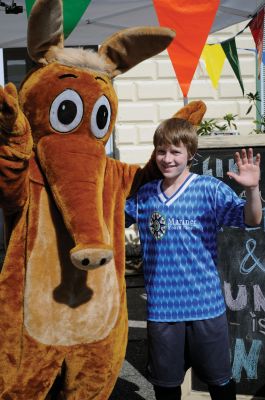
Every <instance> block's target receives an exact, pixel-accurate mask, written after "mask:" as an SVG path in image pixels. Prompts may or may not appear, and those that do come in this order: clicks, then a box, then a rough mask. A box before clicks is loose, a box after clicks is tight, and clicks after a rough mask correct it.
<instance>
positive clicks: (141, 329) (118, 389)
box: [109, 277, 155, 400]
mask: <svg viewBox="0 0 265 400" xmlns="http://www.w3.org/2000/svg"><path fill="white" fill-rule="evenodd" d="M139 286H140V287H139ZM127 300H128V312H129V342H128V346H127V353H126V359H125V361H124V364H123V368H122V371H121V373H120V377H119V379H118V381H117V383H116V386H115V388H114V391H113V393H112V395H111V397H110V399H109V400H124V399H126V400H143V399H146V400H154V399H155V397H154V393H153V388H152V385H151V384H150V383H149V382H148V381H147V380H146V379H145V377H144V374H145V365H146V360H147V343H146V322H145V296H144V289H143V287H142V280H141V278H140V277H136V278H133V277H132V278H128V279H127Z"/></svg>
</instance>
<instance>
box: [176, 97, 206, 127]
mask: <svg viewBox="0 0 265 400" xmlns="http://www.w3.org/2000/svg"><path fill="white" fill-rule="evenodd" d="M206 109H207V108H206V104H205V103H204V102H203V101H202V100H198V101H191V102H190V103H189V104H187V105H186V106H184V107H182V108H181V109H180V110H179V111H178V112H176V114H174V115H173V118H182V119H186V120H187V121H189V122H190V123H191V124H192V125H195V126H197V125H199V124H200V123H201V121H202V118H203V116H204V114H205V112H206Z"/></svg>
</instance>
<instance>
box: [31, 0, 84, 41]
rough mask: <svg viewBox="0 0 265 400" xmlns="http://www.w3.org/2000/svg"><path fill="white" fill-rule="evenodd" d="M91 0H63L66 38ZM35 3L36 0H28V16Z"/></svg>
mask: <svg viewBox="0 0 265 400" xmlns="http://www.w3.org/2000/svg"><path fill="white" fill-rule="evenodd" d="M90 1H91V0H78V1H73V0H63V26H64V28H63V30H64V38H65V39H66V38H67V37H68V36H69V35H70V33H71V32H72V30H73V29H74V28H75V26H76V25H77V24H78V22H79V20H80V18H81V17H82V15H83V14H84V12H85V11H86V9H87V7H88V5H89V3H90ZM34 3H35V0H26V10H27V15H28V16H29V14H30V11H31V8H32V6H33V4H34Z"/></svg>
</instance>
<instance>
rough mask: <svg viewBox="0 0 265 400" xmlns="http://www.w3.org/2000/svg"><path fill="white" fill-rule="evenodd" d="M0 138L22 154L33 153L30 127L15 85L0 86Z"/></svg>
mask: <svg viewBox="0 0 265 400" xmlns="http://www.w3.org/2000/svg"><path fill="white" fill-rule="evenodd" d="M0 136H1V139H2V140H3V142H4V143H5V144H7V145H10V146H11V147H13V148H15V149H16V150H19V151H21V152H22V153H28V154H30V153H31V150H32V144H33V142H32V137H31V131H30V125H29V122H28V120H27V118H26V116H25V115H24V114H23V112H22V110H21V108H20V106H19V101H18V93H17V89H16V87H15V85H14V84H13V83H8V84H7V85H6V86H5V87H4V88H3V87H1V86H0Z"/></svg>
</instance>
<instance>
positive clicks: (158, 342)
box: [147, 321, 186, 400]
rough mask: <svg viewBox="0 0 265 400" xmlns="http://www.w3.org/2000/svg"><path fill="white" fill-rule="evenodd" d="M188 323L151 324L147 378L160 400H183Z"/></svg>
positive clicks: (149, 324)
mask: <svg viewBox="0 0 265 400" xmlns="http://www.w3.org/2000/svg"><path fill="white" fill-rule="evenodd" d="M185 330H186V326H185V322H172V323H168V322H150V321H148V323H147V334H148V365H147V379H148V380H149V381H150V382H151V383H152V384H153V385H154V390H155V394H156V399H157V400H171V399H172V400H179V399H180V398H181V390H180V385H181V384H182V382H183V379H184V375H185V372H186V365H185Z"/></svg>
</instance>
